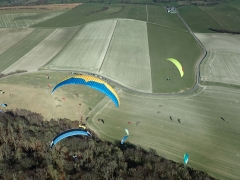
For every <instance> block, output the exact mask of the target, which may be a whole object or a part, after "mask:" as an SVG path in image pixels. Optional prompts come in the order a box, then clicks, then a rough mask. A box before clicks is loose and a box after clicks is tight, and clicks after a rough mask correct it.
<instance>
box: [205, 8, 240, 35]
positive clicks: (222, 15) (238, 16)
mask: <svg viewBox="0 0 240 180" xmlns="http://www.w3.org/2000/svg"><path fill="white" fill-rule="evenodd" d="M230 5H231V4H220V5H217V6H211V7H205V6H204V7H201V9H203V10H204V11H205V12H207V13H208V14H209V15H210V16H211V17H213V18H215V19H216V21H217V22H219V24H220V25H221V29H227V30H229V31H236V32H239V31H240V13H239V7H238V8H237V7H233V6H230Z"/></svg>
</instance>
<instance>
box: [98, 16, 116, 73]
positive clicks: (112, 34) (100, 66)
mask: <svg viewBox="0 0 240 180" xmlns="http://www.w3.org/2000/svg"><path fill="white" fill-rule="evenodd" d="M118 21H119V19H117V23H116V25H115V27H114V30H113V33H112V36H111V39H110V41H109V44H108V47H107V51H106V53H105V55H104V58H103V60H102V63H101V66H100V68H99V70H98V72H99V73H100V70H101V68H102V65H103V63H104V60H105V58H106V55H107V53H108V49H109V47H110V45H111V42H112V39H113V36H114V33H115V30H116V27H117V25H118Z"/></svg>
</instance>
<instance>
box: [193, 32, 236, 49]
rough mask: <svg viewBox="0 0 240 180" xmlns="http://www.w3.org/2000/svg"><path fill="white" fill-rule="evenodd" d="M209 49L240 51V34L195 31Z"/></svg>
mask: <svg viewBox="0 0 240 180" xmlns="http://www.w3.org/2000/svg"><path fill="white" fill-rule="evenodd" d="M195 35H196V36H197V38H198V39H199V40H200V41H201V42H202V43H203V45H204V47H205V48H206V49H207V50H212V51H223V52H236V53H239V52H240V36H239V35H230V34H218V33H195Z"/></svg>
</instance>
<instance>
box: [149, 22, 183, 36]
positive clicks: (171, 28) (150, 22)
mask: <svg viewBox="0 0 240 180" xmlns="http://www.w3.org/2000/svg"><path fill="white" fill-rule="evenodd" d="M147 23H149V24H155V25H157V26H163V27H166V28H170V29H174V30H178V31H183V32H187V33H188V31H185V30H182V29H177V28H173V27H171V26H166V25H163V24H158V23H153V22H149V21H147Z"/></svg>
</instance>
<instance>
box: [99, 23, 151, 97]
mask: <svg viewBox="0 0 240 180" xmlns="http://www.w3.org/2000/svg"><path fill="white" fill-rule="evenodd" d="M100 73H102V74H103V75H106V76H107V77H110V78H111V79H114V80H115V81H117V82H119V83H121V84H124V85H126V86H128V87H131V88H134V89H137V90H139V91H145V92H152V79H151V67H150V57H149V51H148V36H147V26H146V23H145V22H141V21H133V20H118V24H117V27H116V30H115V32H114V35H113V38H112V40H111V44H110V46H109V49H108V52H107V54H106V57H105V59H104V62H103V65H102V68H101V69H100Z"/></svg>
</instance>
